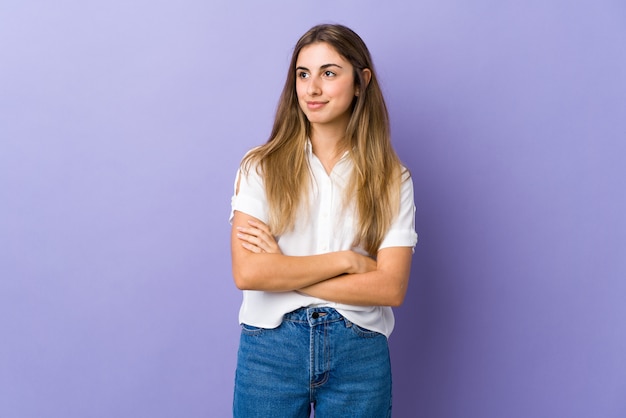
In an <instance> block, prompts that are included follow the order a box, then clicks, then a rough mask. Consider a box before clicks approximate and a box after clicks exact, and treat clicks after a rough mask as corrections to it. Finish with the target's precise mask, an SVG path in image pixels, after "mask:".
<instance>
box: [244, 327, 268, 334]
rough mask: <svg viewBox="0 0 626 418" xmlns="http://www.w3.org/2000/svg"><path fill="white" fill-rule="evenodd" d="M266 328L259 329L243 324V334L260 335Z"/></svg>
mask: <svg viewBox="0 0 626 418" xmlns="http://www.w3.org/2000/svg"><path fill="white" fill-rule="evenodd" d="M264 330H265V328H259V327H255V326H252V325H248V324H241V333H242V334H245V335H260V334H261V333H262V332H263V331H264Z"/></svg>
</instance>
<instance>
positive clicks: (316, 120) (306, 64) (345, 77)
mask: <svg viewBox="0 0 626 418" xmlns="http://www.w3.org/2000/svg"><path fill="white" fill-rule="evenodd" d="M295 70H296V93H297V95H298V103H299V104H300V108H301V109H302V111H303V112H304V114H305V115H306V117H307V118H308V119H309V122H310V123H311V125H315V124H320V125H337V127H338V128H340V129H345V127H346V126H347V124H348V121H349V120H350V113H351V111H352V102H353V100H354V96H355V95H356V94H357V91H356V88H355V83H354V68H353V67H352V64H350V63H349V62H348V61H346V60H345V59H344V58H343V57H342V56H341V55H339V53H338V52H337V51H336V50H335V49H334V48H333V47H332V46H330V45H329V44H327V43H325V42H318V43H314V44H311V45H307V46H305V47H304V48H302V49H301V50H300V53H299V54H298V59H297V60H296V69H295Z"/></svg>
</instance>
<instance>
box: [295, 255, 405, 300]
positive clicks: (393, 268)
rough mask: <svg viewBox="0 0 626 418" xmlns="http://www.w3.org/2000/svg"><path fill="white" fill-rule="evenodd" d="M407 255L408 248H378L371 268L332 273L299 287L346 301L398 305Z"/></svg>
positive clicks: (324, 297) (327, 297) (403, 289)
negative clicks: (366, 270) (374, 268)
mask: <svg viewBox="0 0 626 418" xmlns="http://www.w3.org/2000/svg"><path fill="white" fill-rule="evenodd" d="M411 258H412V251H411V248H406V247H396V248H387V249H384V250H381V251H380V252H379V256H378V265H377V268H376V270H374V271H370V272H367V273H360V274H348V275H345V276H339V277H334V278H332V279H329V280H326V281H323V282H319V283H316V284H313V285H311V286H308V287H305V288H302V289H300V290H299V291H300V292H301V293H304V294H307V295H310V296H314V297H318V298H321V299H325V300H329V301H332V302H337V303H345V304H349V305H360V306H399V305H401V304H402V302H403V301H404V296H405V295H406V291H407V286H408V282H409V276H410V269H411Z"/></svg>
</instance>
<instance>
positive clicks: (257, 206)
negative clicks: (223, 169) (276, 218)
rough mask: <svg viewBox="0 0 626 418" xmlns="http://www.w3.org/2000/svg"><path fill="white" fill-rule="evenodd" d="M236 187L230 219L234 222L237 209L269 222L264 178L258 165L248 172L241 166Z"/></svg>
mask: <svg viewBox="0 0 626 418" xmlns="http://www.w3.org/2000/svg"><path fill="white" fill-rule="evenodd" d="M234 189H235V191H234V193H233V197H232V199H231V210H230V217H229V221H230V222H231V223H232V220H233V216H234V214H235V211H236V210H237V211H239V212H243V213H245V214H248V215H250V216H253V217H255V218H257V219H259V220H260V221H262V222H264V223H267V222H268V205H267V198H266V195H265V188H264V186H263V179H262V178H261V176H260V175H259V173H257V170H256V167H251V168H250V170H248V171H247V172H246V171H244V170H243V169H241V168H240V169H239V170H238V171H237V176H236V178H235V188H234Z"/></svg>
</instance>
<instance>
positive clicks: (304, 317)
mask: <svg viewBox="0 0 626 418" xmlns="http://www.w3.org/2000/svg"><path fill="white" fill-rule="evenodd" d="M342 319H343V316H341V314H340V313H339V312H337V311H336V310H335V309H334V308H328V307H316V308H299V309H296V310H295V311H292V312H289V313H286V314H285V315H284V316H283V320H285V321H292V322H308V323H309V324H311V325H315V324H320V323H328V322H335V321H341V320H342Z"/></svg>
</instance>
